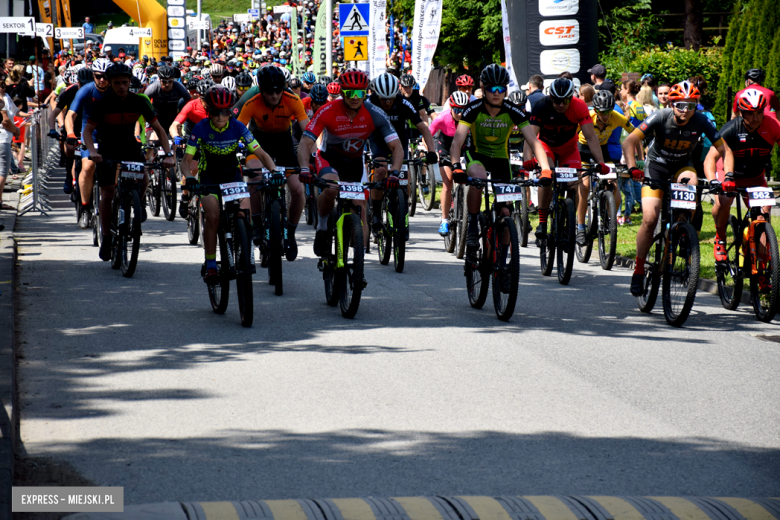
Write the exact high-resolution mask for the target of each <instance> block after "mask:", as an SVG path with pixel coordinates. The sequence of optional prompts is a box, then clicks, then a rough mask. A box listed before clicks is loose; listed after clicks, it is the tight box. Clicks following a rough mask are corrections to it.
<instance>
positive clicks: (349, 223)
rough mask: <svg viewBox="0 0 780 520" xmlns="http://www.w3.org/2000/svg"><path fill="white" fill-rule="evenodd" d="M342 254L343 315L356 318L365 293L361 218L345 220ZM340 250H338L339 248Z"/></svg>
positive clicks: (354, 217)
mask: <svg viewBox="0 0 780 520" xmlns="http://www.w3.org/2000/svg"><path fill="white" fill-rule="evenodd" d="M341 236H342V237H343V238H344V243H343V244H342V247H341V249H342V254H343V255H344V257H343V258H344V267H343V268H342V269H340V271H341V273H340V275H339V277H338V278H339V282H340V285H341V287H340V288H339V293H340V295H339V296H340V298H339V303H340V304H341V315H342V316H344V317H345V318H354V317H355V314H357V311H358V307H359V306H360V295H361V294H362V293H363V226H362V225H361V224H360V218H359V217H358V216H357V215H355V214H352V215H351V216H348V217H347V218H345V219H344V228H343V230H342V235H341ZM337 249H338V248H337Z"/></svg>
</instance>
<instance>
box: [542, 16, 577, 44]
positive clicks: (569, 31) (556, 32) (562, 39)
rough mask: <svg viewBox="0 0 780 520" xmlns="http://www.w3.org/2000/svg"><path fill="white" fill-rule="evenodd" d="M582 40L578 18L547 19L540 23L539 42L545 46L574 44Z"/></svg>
mask: <svg viewBox="0 0 780 520" xmlns="http://www.w3.org/2000/svg"><path fill="white" fill-rule="evenodd" d="M579 41H580V22H578V21H577V20H545V21H543V22H542V23H540V24H539V43H541V44H542V45H544V46H545V47H551V46H555V45H569V46H571V45H574V44H576V43H579Z"/></svg>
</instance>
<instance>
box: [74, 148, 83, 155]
mask: <svg viewBox="0 0 780 520" xmlns="http://www.w3.org/2000/svg"><path fill="white" fill-rule="evenodd" d="M73 154H74V155H75V156H76V157H81V148H79V147H76V150H75V151H74V152H73Z"/></svg>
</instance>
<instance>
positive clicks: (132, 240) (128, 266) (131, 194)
mask: <svg viewBox="0 0 780 520" xmlns="http://www.w3.org/2000/svg"><path fill="white" fill-rule="evenodd" d="M122 208H123V209H124V211H125V232H124V233H122V234H121V235H120V237H121V239H120V240H119V246H120V251H119V253H120V258H121V268H122V276H124V277H125V278H130V277H131V276H133V273H135V267H136V265H137V263H138V250H139V249H140V248H141V196H140V195H139V194H138V192H137V191H136V190H130V191H128V192H127V193H126V194H125V196H124V197H123V199H122Z"/></svg>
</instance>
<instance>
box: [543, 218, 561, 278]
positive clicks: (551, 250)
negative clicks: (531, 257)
mask: <svg viewBox="0 0 780 520" xmlns="http://www.w3.org/2000/svg"><path fill="white" fill-rule="evenodd" d="M550 217H552V220H548V221H547V226H548V229H550V230H552V232H548V233H547V238H546V239H544V240H543V241H542V242H541V244H539V260H540V265H541V267H542V276H550V275H551V274H552V271H553V267H555V226H556V225H557V224H556V222H557V220H558V219H557V218H555V216H554V215H553V213H552V212H551V213H550Z"/></svg>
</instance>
